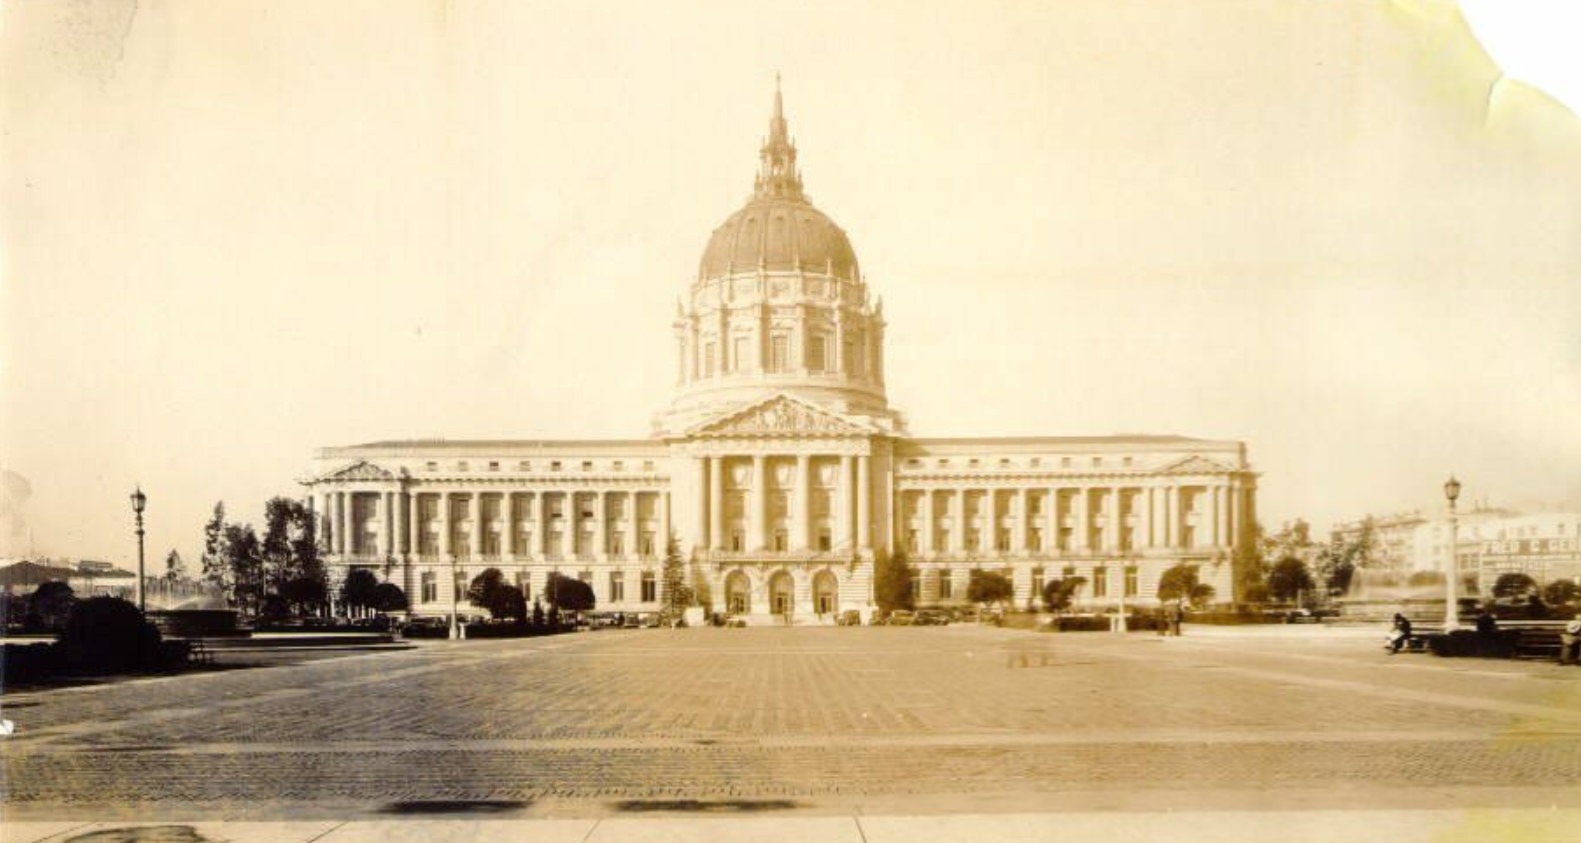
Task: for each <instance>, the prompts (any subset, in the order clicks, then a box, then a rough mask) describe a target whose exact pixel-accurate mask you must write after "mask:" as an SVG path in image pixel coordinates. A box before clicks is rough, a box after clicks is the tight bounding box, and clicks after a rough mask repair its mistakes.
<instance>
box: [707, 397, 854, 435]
mask: <svg viewBox="0 0 1581 843" xmlns="http://www.w3.org/2000/svg"><path fill="white" fill-rule="evenodd" d="M874 432H875V431H874V429H873V428H872V426H871V425H868V424H865V423H863V422H861V421H859V420H857V419H853V418H850V417H848V416H843V415H841V414H839V413H836V412H833V411H830V410H826V409H824V408H823V407H820V406H818V405H816V404H813V403H811V402H809V401H803V400H801V399H799V398H793V397H791V396H789V395H786V394H784V393H779V394H776V395H771V396H769V397H768V398H765V399H763V400H761V401H757V402H755V403H752V404H748V405H747V406H745V407H743V408H741V409H739V410H732V411H731V412H729V413H725V414H723V415H720V416H716V417H715V418H712V419H709V420H708V421H706V422H703V423H702V424H699V425H697V426H696V427H693V428H692V429H691V430H690V431H688V433H689V434H690V435H692V436H801V435H816V436H865V435H868V434H871V433H874Z"/></svg>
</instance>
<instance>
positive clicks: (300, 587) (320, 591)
mask: <svg viewBox="0 0 1581 843" xmlns="http://www.w3.org/2000/svg"><path fill="white" fill-rule="evenodd" d="M276 596H278V597H279V598H280V600H281V601H282V602H283V603H284V604H285V605H286V607H287V610H288V612H289V613H296V614H299V615H307V614H314V613H316V612H317V611H318V610H319V609H320V608H321V607H322V606H323V605H324V601H325V599H326V598H328V597H329V586H327V585H325V584H324V581H323V580H321V579H317V578H313V577H297V578H296V579H294V580H287V581H285V582H283V583H281V584H280V588H279V589H278V590H277V591H276Z"/></svg>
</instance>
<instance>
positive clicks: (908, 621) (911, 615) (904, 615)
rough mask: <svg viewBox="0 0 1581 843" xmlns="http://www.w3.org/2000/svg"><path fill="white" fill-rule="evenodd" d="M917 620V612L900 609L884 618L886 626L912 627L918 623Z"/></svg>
mask: <svg viewBox="0 0 1581 843" xmlns="http://www.w3.org/2000/svg"><path fill="white" fill-rule="evenodd" d="M916 620H917V614H916V613H915V612H908V611H906V610H905V609H900V610H898V611H894V612H890V613H889V616H888V617H886V618H884V626H911V625H913V624H914V623H916Z"/></svg>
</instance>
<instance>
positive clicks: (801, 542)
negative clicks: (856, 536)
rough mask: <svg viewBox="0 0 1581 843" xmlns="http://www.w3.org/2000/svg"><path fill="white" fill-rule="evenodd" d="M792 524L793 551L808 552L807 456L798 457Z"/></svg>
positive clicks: (809, 464) (809, 480)
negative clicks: (793, 525)
mask: <svg viewBox="0 0 1581 843" xmlns="http://www.w3.org/2000/svg"><path fill="white" fill-rule="evenodd" d="M802 362H803V363H804V364H805V363H806V360H805V359H803V361H802ZM791 523H792V524H795V525H796V526H795V528H794V529H792V530H791V532H792V534H793V535H792V537H791V549H792V550H807V549H808V548H809V547H811V546H812V540H811V538H810V537H811V536H812V457H811V456H809V455H807V454H797V455H796V514H795V516H794V517H793V518H792V519H791Z"/></svg>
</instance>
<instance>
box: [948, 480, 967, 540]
mask: <svg viewBox="0 0 1581 843" xmlns="http://www.w3.org/2000/svg"><path fill="white" fill-rule="evenodd" d="M952 494H953V495H954V497H952V498H950V520H951V521H952V522H954V523H953V524H951V525H950V526H951V527H952V528H953V529H951V530H950V550H951V552H954V553H960V552H961V551H963V550H965V549H966V490H965V489H963V488H960V487H956V488H955V489H954V490H952Z"/></svg>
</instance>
